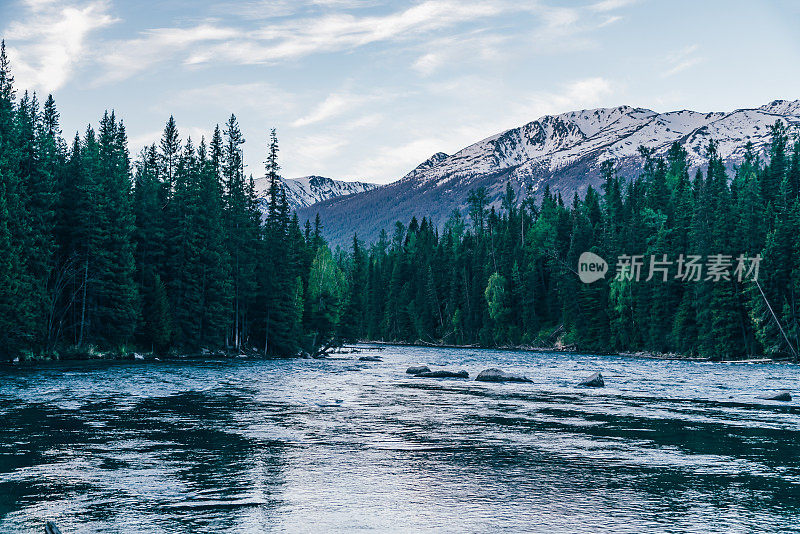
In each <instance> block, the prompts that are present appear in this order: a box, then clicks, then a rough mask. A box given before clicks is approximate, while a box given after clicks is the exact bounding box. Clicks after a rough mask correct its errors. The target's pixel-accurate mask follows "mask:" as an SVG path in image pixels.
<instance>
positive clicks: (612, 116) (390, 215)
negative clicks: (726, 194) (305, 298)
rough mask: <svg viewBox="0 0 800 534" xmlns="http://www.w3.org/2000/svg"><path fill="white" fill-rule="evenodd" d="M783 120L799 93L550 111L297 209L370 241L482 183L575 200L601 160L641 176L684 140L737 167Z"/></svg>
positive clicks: (497, 191)
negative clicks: (712, 107) (386, 180)
mask: <svg viewBox="0 0 800 534" xmlns="http://www.w3.org/2000/svg"><path fill="white" fill-rule="evenodd" d="M776 120H781V121H784V122H785V123H787V124H789V125H790V126H797V125H800V100H795V101H785V100H776V101H773V102H770V103H769V104H766V105H763V106H761V107H758V108H753V109H738V110H735V111H731V112H712V113H700V112H697V111H689V110H682V111H671V112H668V113H657V112H655V111H652V110H649V109H643V108H633V107H630V106H619V107H616V108H601V109H592V110H582V111H572V112H569V113H563V114H561V115H547V116H544V117H541V118H540V119H538V120H535V121H533V122H529V123H528V124H525V125H524V126H520V127H519V128H513V129H511V130H507V131H505V132H502V133H499V134H497V135H493V136H491V137H488V138H486V139H484V140H482V141H478V142H477V143H475V144H472V145H470V146H468V147H466V148H464V149H462V150H460V151H458V152H456V153H455V154H453V155H450V156H448V155H446V154H444V153H441V152H437V153H436V154H434V155H433V156H432V157H431V158H429V159H428V160H426V161H425V162H423V163H422V164H420V165H419V166H417V167H416V168H415V169H414V170H412V171H411V172H409V173H408V174H407V175H406V176H404V177H403V178H401V179H400V180H398V181H396V182H394V183H392V184H389V185H387V186H384V187H381V188H378V189H375V190H371V191H367V192H364V193H360V194H357V195H352V196H349V197H346V198H334V199H330V200H327V201H325V202H322V203H319V204H316V205H314V206H313V207H312V208H310V209H309V208H306V209H301V210H299V214H300V216H301V218H303V217H309V216H311V217H313V215H314V214H315V213H316V212H319V213H320V216H321V217H322V220H323V223H324V224H325V225H326V229H327V233H328V236H329V238H331V239H332V240H333V241H334V242H338V241H340V240H341V241H342V242H344V241H345V240H346V239H348V238H349V237H350V236H352V234H353V232H357V233H358V235H359V236H360V237H362V238H366V239H373V238H375V237H376V236H377V235H378V233H379V232H380V230H381V229H382V228H389V227H390V226H391V225H393V224H394V222H395V221H398V220H399V221H402V222H404V223H406V222H407V221H408V219H410V217H411V216H412V215H417V216H418V217H422V216H428V217H431V218H432V219H433V220H434V222H436V223H441V222H442V221H443V220H444V219H446V218H447V216H448V215H449V214H450V212H451V211H452V210H453V209H462V210H463V209H464V207H465V205H466V199H467V196H468V194H469V191H470V190H472V189H477V188H478V187H485V188H486V190H487V193H488V195H489V199H490V200H491V201H493V202H496V201H497V200H498V199H499V197H500V195H501V194H502V192H503V190H504V189H505V186H506V183H511V185H512V187H514V189H515V190H517V191H519V190H521V189H523V188H525V189H527V187H528V186H530V188H531V191H533V192H534V194H537V195H541V192H542V191H543V190H544V187H545V185H549V186H550V189H551V190H552V191H553V192H560V193H561V195H562V197H564V198H565V199H570V198H571V197H572V196H573V194H574V193H575V192H577V193H579V194H582V193H584V192H585V191H586V188H587V187H588V186H589V185H592V186H594V187H598V186H599V169H600V163H601V162H602V161H604V160H607V159H613V160H615V161H616V162H617V166H618V169H619V172H620V173H621V174H622V175H623V176H632V175H633V174H635V173H637V172H638V170H639V168H640V164H641V161H640V157H639V155H638V148H639V147H640V146H645V147H648V148H651V149H654V150H655V152H656V153H657V154H663V153H664V152H666V151H667V150H668V149H669V147H670V145H672V143H673V142H676V141H677V142H678V143H680V144H681V145H682V146H683V147H684V148H685V149H686V151H687V153H688V157H689V161H690V162H691V165H692V166H693V167H703V165H704V164H705V163H706V160H705V152H706V148H707V146H708V142H709V140H711V139H714V140H715V141H716V142H718V143H719V148H718V151H719V153H720V154H721V156H722V157H723V159H724V160H725V162H726V164H727V165H728V166H730V167H732V166H733V165H735V164H737V163H738V162H740V161H741V159H742V155H743V152H744V146H745V144H746V143H747V142H748V141H749V142H752V143H753V145H754V147H755V148H756V150H758V151H760V152H762V153H763V152H765V149H766V147H767V145H768V143H769V140H770V139H769V127H770V126H771V125H772V124H774V123H775V121H776ZM312 212H313V213H312Z"/></svg>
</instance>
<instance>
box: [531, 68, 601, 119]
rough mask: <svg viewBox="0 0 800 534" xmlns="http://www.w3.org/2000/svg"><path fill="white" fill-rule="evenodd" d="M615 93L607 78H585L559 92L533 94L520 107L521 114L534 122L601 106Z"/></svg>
mask: <svg viewBox="0 0 800 534" xmlns="http://www.w3.org/2000/svg"><path fill="white" fill-rule="evenodd" d="M612 93H613V84H612V83H611V82H609V81H608V80H606V79H605V78H600V77H595V78H584V79H582V80H577V81H574V82H571V83H568V84H565V85H563V86H562V89H561V90H560V91H558V92H539V93H535V94H533V95H532V96H531V97H529V98H528V99H527V100H526V101H523V102H522V103H521V105H520V106H519V108H518V109H519V112H521V113H524V114H525V115H524V116H527V117H529V119H527V120H534V119H537V118H539V117H541V116H544V115H554V114H558V113H564V112H567V111H572V110H577V109H584V108H591V107H596V106H598V105H600V104H601V103H602V102H603V99H604V98H606V97H608V96H610V95H611V94H612Z"/></svg>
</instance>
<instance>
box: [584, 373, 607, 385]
mask: <svg viewBox="0 0 800 534" xmlns="http://www.w3.org/2000/svg"><path fill="white" fill-rule="evenodd" d="M578 385H579V386H581V387H585V388H601V387H603V386H605V385H606V383H605V382H603V375H601V374H600V373H599V372H598V373H595V374H593V375H592V376H590V377H589V378H587V379H586V380H582V381H581V382H580V383H579V384H578Z"/></svg>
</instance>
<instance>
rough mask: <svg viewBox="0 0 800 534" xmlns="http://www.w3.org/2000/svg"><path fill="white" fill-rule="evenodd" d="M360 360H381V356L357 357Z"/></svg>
mask: <svg viewBox="0 0 800 534" xmlns="http://www.w3.org/2000/svg"><path fill="white" fill-rule="evenodd" d="M358 361H360V362H382V361H383V358H381V357H380V356H362V357H360V358H359V359H358Z"/></svg>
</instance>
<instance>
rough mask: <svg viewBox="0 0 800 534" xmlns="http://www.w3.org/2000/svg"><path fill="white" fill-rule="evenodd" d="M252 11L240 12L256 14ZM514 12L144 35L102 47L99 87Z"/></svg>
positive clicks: (293, 55) (481, 9)
mask: <svg viewBox="0 0 800 534" xmlns="http://www.w3.org/2000/svg"><path fill="white" fill-rule="evenodd" d="M317 3H319V2H317ZM322 3H323V4H325V5H328V7H339V8H340V9H342V7H343V6H342V5H341V4H342V3H341V2H337V1H334V2H332V3H331V2H330V1H328V2H326V1H323V2H322ZM347 4H348V5H347V6H344V7H355V6H357V5H363V4H362V3H358V2H356V3H352V2H347ZM257 5H258V4H256V5H249V6H248V8H257ZM521 9H523V8H518V7H514V5H513V4H511V3H506V2H505V1H494V2H477V1H472V2H464V1H455V0H427V1H425V2H422V3H419V4H416V5H414V6H412V7H409V8H406V9H404V10H400V11H395V12H393V13H389V14H386V15H369V16H356V15H352V14H350V13H347V12H344V11H336V12H333V13H327V14H322V15H318V16H314V17H304V18H289V19H278V20H276V21H273V18H270V19H268V20H267V21H262V22H260V23H259V24H257V25H256V27H255V28H254V29H245V28H242V27H238V28H233V27H227V26H221V25H219V24H218V23H217V22H205V23H203V24H200V25H197V26H194V27H189V28H159V29H151V30H147V31H145V32H143V33H142V34H141V36H140V37H137V38H136V39H132V40H128V41H121V42H114V43H110V44H109V45H108V47H107V53H106V56H105V57H104V58H103V60H102V61H103V62H104V63H105V64H106V65H107V67H108V73H107V74H106V76H105V77H104V78H103V80H102V81H109V80H120V79H124V78H127V77H130V76H132V75H134V74H136V73H137V72H139V71H142V70H145V69H147V68H149V67H151V66H153V65H154V64H157V63H160V62H164V61H169V60H175V59H176V58H177V59H178V61H180V62H182V63H183V64H184V65H188V66H191V65H202V64H208V63H226V64H242V65H252V64H262V63H276V62H280V61H286V60H290V59H297V58H300V57H303V56H307V55H310V54H315V53H323V52H337V51H346V50H353V49H356V48H359V47H362V46H366V45H370V44H374V43H378V42H387V41H408V42H414V39H416V38H418V37H419V36H420V35H423V34H429V33H432V32H435V31H438V30H442V29H445V28H450V27H453V26H455V25H457V24H460V23H464V22H470V21H483V20H485V19H486V18H487V17H492V16H496V15H499V14H502V13H505V12H509V11H515V10H516V11H519V10H521ZM279 12H280V13H284V12H283V11H279ZM288 12H289V11H286V13H288Z"/></svg>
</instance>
